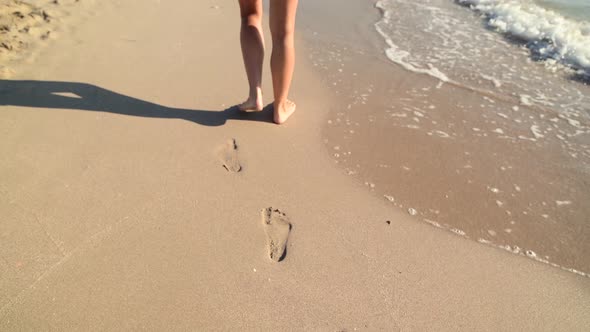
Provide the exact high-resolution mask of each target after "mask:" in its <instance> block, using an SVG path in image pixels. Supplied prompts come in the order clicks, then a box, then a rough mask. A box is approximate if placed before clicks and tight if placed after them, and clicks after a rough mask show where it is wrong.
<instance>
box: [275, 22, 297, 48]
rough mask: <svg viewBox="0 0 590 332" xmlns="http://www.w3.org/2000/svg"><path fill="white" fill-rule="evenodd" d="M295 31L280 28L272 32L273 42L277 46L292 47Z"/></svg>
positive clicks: (288, 28) (289, 28)
mask: <svg viewBox="0 0 590 332" xmlns="http://www.w3.org/2000/svg"><path fill="white" fill-rule="evenodd" d="M294 36H295V31H294V29H293V28H291V27H286V26H285V27H280V28H278V29H274V31H272V41H273V44H276V45H286V46H289V45H292V44H293V39H294Z"/></svg>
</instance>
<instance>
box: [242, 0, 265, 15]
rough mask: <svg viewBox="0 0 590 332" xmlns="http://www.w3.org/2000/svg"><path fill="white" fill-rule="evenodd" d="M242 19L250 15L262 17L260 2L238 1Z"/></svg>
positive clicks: (253, 0)
mask: <svg viewBox="0 0 590 332" xmlns="http://www.w3.org/2000/svg"><path fill="white" fill-rule="evenodd" d="M238 2H239V3H240V15H241V16H242V18H244V17H248V16H250V15H262V0H238Z"/></svg>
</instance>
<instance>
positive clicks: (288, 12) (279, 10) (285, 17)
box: [269, 0, 299, 35]
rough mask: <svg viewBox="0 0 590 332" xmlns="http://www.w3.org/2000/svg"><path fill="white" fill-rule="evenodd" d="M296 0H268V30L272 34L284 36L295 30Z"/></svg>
mask: <svg viewBox="0 0 590 332" xmlns="http://www.w3.org/2000/svg"><path fill="white" fill-rule="evenodd" d="M298 2H299V1H298V0H270V18H269V20H270V28H271V31H274V32H273V33H277V34H279V35H285V34H288V33H292V32H293V30H294V29H295V15H296V13H297V4H298Z"/></svg>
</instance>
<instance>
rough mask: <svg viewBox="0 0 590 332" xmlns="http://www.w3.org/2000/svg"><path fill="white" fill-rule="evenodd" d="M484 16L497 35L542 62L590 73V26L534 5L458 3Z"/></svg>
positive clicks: (481, 0) (494, 0) (486, 0)
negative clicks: (514, 41) (513, 41)
mask: <svg viewBox="0 0 590 332" xmlns="http://www.w3.org/2000/svg"><path fill="white" fill-rule="evenodd" d="M456 1H457V2H458V3H459V4H461V5H464V6H469V7H470V8H471V9H473V10H475V11H478V12H480V13H483V14H484V15H485V17H486V20H487V24H488V25H489V26H490V27H491V28H493V29H495V30H496V31H498V32H501V33H504V34H506V35H509V36H512V37H516V38H518V39H521V40H523V41H524V42H526V46H527V47H528V48H529V49H530V50H531V52H533V56H534V57H535V58H537V59H539V60H552V61H558V62H561V63H563V64H566V65H568V66H570V67H572V68H574V69H577V70H583V71H585V72H586V73H590V23H589V22H584V21H575V20H571V19H567V18H565V17H563V16H562V15H560V14H558V13H556V12H554V11H552V10H549V9H546V8H543V7H541V6H539V5H536V4H535V3H533V2H531V1H522V0H521V1H516V0H456Z"/></svg>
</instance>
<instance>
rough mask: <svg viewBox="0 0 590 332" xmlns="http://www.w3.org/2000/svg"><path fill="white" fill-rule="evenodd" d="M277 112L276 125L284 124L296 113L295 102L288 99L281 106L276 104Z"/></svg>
mask: <svg viewBox="0 0 590 332" xmlns="http://www.w3.org/2000/svg"><path fill="white" fill-rule="evenodd" d="M274 106H275V112H274V121H275V123H276V124H282V123H284V122H285V121H287V119H288V118H289V117H290V116H291V115H292V114H293V112H295V108H296V107H297V105H295V103H294V102H292V101H290V100H289V99H286V100H285V101H284V102H282V103H281V104H278V105H277V103H275V105H274Z"/></svg>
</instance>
